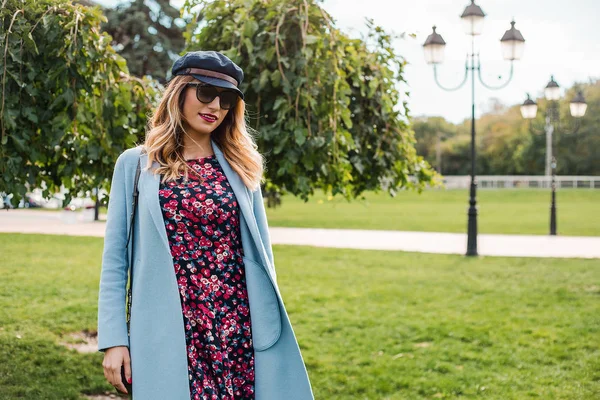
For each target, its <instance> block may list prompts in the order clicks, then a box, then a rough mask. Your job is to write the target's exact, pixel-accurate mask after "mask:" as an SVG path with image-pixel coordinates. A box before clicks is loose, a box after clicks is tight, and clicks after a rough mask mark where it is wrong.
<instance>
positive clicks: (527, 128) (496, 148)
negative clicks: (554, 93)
mask: <svg viewBox="0 0 600 400" xmlns="http://www.w3.org/2000/svg"><path fill="white" fill-rule="evenodd" d="M576 87H579V88H581V89H582V90H583V93H584V96H585V99H586V102H587V103H588V108H587V112H586V114H585V116H584V117H583V118H582V119H581V120H580V121H575V119H574V118H573V117H571V115H570V111H569V102H570V101H571V99H572V98H573V97H574V96H575V94H576ZM535 101H536V102H537V103H538V113H537V116H536V118H535V119H534V120H533V121H531V122H529V121H526V120H524V119H523V117H522V116H521V113H520V105H519V104H517V105H513V106H510V107H506V108H500V107H497V108H498V109H500V110H501V112H493V113H487V114H484V115H482V116H481V117H480V118H479V119H477V120H476V122H475V126H476V135H477V137H476V146H477V174H479V175H543V174H544V171H545V160H546V136H545V133H544V120H545V114H546V110H547V109H548V102H547V101H546V100H545V99H544V98H538V99H535ZM559 110H560V116H561V117H560V119H561V122H560V123H559V124H558V126H556V128H555V133H554V135H553V136H554V137H553V139H554V154H555V156H556V158H557V171H556V172H557V174H559V175H600V135H599V134H598V128H599V127H600V80H591V81H590V82H588V83H585V84H579V85H576V86H574V87H572V88H569V89H568V90H567V91H566V94H565V95H564V96H563V98H562V99H561V100H560V101H559ZM577 123H579V124H580V127H579V129H578V130H577V131H576V132H575V126H576V124H577ZM414 129H415V134H416V137H417V150H418V151H419V154H423V155H424V157H425V158H426V160H427V161H429V162H432V163H434V161H435V140H433V139H432V135H433V132H436V131H442V132H451V133H450V134H447V138H448V139H447V140H446V142H445V143H444V144H443V145H442V160H443V161H442V164H443V166H444V168H443V171H442V172H443V173H444V174H447V175H468V174H469V173H470V168H471V167H470V166H471V161H470V160H471V158H470V151H471V150H470V141H471V121H470V120H465V121H464V122H463V123H462V124H459V125H453V124H450V123H448V122H447V121H445V120H443V119H441V118H440V117H429V118H420V119H418V120H417V122H415V124H414Z"/></svg>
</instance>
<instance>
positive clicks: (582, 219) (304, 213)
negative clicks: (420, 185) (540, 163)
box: [267, 189, 600, 236]
mask: <svg viewBox="0 0 600 400" xmlns="http://www.w3.org/2000/svg"><path fill="white" fill-rule="evenodd" d="M365 197H366V200H365V201H360V200H356V201H353V202H351V203H348V202H346V201H345V200H343V199H341V198H339V197H337V198H335V199H334V200H331V201H328V200H327V198H326V197H325V196H324V195H323V193H322V192H317V194H316V195H315V197H313V198H311V199H310V201H309V202H308V203H304V202H303V201H302V200H301V199H296V198H294V197H293V196H290V195H287V196H284V197H283V199H282V206H281V207H278V208H276V209H268V210H267V214H268V219H269V224H270V225H271V226H282V227H299V228H300V227H306V228H308V227H311V228H340V229H343V228H346V229H382V230H400V231H425V232H461V233H464V232H466V230H467V210H468V206H469V203H468V198H469V193H468V191H466V190H427V191H424V192H422V193H421V194H418V193H416V192H408V191H402V192H400V193H398V195H397V196H396V197H395V198H393V197H391V196H390V195H389V194H385V193H378V194H375V193H373V192H368V193H366V195H365ZM557 204H558V212H557V216H558V221H557V225H558V234H559V235H574V236H600V190H590V189H565V190H559V191H558V193H557ZM477 208H478V212H479V221H478V222H479V232H480V233H504V234H531V235H547V234H548V232H549V226H550V192H549V191H548V190H545V189H499V190H493V189H491V190H488V189H486V190H479V191H478V192H477Z"/></svg>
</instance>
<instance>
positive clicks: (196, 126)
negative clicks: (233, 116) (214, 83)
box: [183, 81, 229, 135]
mask: <svg viewBox="0 0 600 400" xmlns="http://www.w3.org/2000/svg"><path fill="white" fill-rule="evenodd" d="M194 83H197V81H195V82H194ZM217 90H218V91H219V92H221V91H223V90H225V89H223V88H219V87H217ZM183 96H184V103H183V116H184V118H185V121H184V124H185V123H186V122H187V127H189V128H191V129H192V130H193V131H196V132H198V133H199V134H201V135H209V134H210V133H211V132H212V131H214V130H215V129H216V128H217V127H218V126H219V125H221V122H223V120H224V119H225V116H226V115H227V113H228V112H229V110H224V109H222V108H221V105H220V100H219V97H218V96H217V97H215V98H214V99H213V101H211V102H210V103H208V104H207V103H202V102H201V101H199V100H198V98H197V97H196V86H194V85H190V86H188V87H186V88H185V89H184V94H183ZM184 126H185V125H184Z"/></svg>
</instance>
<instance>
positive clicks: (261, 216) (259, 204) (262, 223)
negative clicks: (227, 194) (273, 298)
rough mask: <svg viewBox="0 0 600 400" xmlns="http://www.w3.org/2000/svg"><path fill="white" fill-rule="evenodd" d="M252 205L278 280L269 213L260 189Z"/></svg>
mask: <svg viewBox="0 0 600 400" xmlns="http://www.w3.org/2000/svg"><path fill="white" fill-rule="evenodd" d="M252 196H253V199H252V203H253V207H254V215H255V216H256V222H257V225H258V231H259V232H260V237H261V238H262V241H263V244H264V246H265V250H266V252H267V256H268V257H269V263H270V264H271V265H269V266H268V267H269V268H271V271H272V272H273V277H274V278H275V280H277V271H276V270H275V261H274V260H273V248H272V247H271V236H270V234H269V223H268V221H267V213H266V212H265V203H264V201H263V195H262V191H261V189H260V187H259V188H258V189H257V190H255V191H253V192H252Z"/></svg>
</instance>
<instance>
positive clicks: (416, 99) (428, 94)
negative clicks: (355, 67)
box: [96, 0, 600, 123]
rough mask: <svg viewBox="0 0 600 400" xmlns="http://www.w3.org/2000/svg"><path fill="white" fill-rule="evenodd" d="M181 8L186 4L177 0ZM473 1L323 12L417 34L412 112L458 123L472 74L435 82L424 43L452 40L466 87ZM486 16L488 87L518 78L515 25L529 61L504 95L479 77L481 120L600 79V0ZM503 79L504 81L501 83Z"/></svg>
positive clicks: (512, 3) (432, 0)
mask: <svg viewBox="0 0 600 400" xmlns="http://www.w3.org/2000/svg"><path fill="white" fill-rule="evenodd" d="M96 1H97V2H98V3H100V4H102V5H104V6H109V7H110V6H114V5H116V4H117V3H119V2H120V1H118V0H96ZM171 4H172V5H174V6H176V7H178V6H181V4H183V0H172V1H171ZM469 4H470V1H469V0H463V1H448V0H419V1H415V0H368V1H365V0H325V1H324V2H323V3H322V6H323V7H324V8H325V10H327V12H328V13H329V14H331V16H332V17H333V18H334V20H335V22H336V26H337V27H338V28H340V29H341V30H342V31H344V32H345V33H347V34H348V35H349V36H351V37H360V34H361V33H364V32H366V24H365V18H371V19H373V20H374V22H375V24H377V25H380V26H382V27H383V28H384V29H385V30H386V31H389V32H394V33H398V34H400V33H403V32H406V33H412V34H415V35H416V37H415V38H412V37H410V36H408V35H406V38H405V39H398V40H395V41H394V48H395V49H396V54H398V55H400V56H402V57H404V59H406V61H407V62H408V64H407V65H406V67H405V75H404V77H405V79H406V81H407V82H408V85H404V84H402V85H400V86H399V89H401V91H402V92H405V91H408V92H409V96H408V98H407V99H406V100H407V101H408V107H409V109H410V114H411V115H412V116H413V117H416V116H442V117H444V118H446V119H447V120H449V121H451V122H453V123H459V122H462V121H463V120H464V119H470V118H471V76H470V75H469V80H468V82H467V83H466V84H465V85H464V86H463V87H462V88H461V89H459V90H457V91H453V92H447V91H444V90H442V89H441V88H439V87H438V86H437V85H436V83H435V80H434V76H433V67H432V66H431V65H428V64H427V63H426V62H425V58H424V55H423V47H422V45H423V43H424V42H425V39H426V38H427V36H428V35H429V34H430V33H431V32H432V29H431V27H432V26H433V25H436V26H437V32H438V33H439V34H440V35H442V37H443V38H444V40H445V41H446V50H445V61H444V63H442V64H441V65H438V78H439V81H440V83H441V84H442V85H444V86H446V87H453V86H456V85H458V84H459V83H460V82H462V79H463V77H464V73H465V61H466V56H467V53H469V52H470V50H471V36H468V35H467V34H465V33H464V31H463V28H462V25H461V20H460V15H461V14H462V12H463V10H464V8H465V7H466V6H467V5H469ZM476 4H477V5H479V6H480V7H481V8H482V9H483V12H484V13H485V14H486V17H485V22H484V27H483V32H482V34H481V35H480V36H476V39H475V52H476V53H479V55H480V59H481V73H482V78H483V80H484V82H485V83H486V84H488V85H493V86H497V85H500V84H501V83H503V82H505V81H506V80H507V78H508V76H509V72H510V61H506V60H504V59H503V57H502V50H501V46H500V38H501V37H502V35H503V34H504V32H505V31H506V30H508V29H510V22H511V20H512V19H514V20H515V22H516V25H515V27H516V28H517V29H518V30H520V31H521V34H522V35H523V37H524V38H525V50H524V54H523V57H522V58H521V59H520V60H518V61H514V73H513V77H512V80H511V81H510V83H509V84H508V86H506V87H505V88H503V89H500V90H490V89H487V88H485V87H484V86H483V85H482V84H481V83H480V82H479V79H478V78H477V77H476V80H475V110H476V117H479V116H480V115H481V114H482V113H483V112H485V111H487V110H488V109H489V103H490V99H492V98H497V99H498V100H499V101H500V102H502V103H504V104H506V105H514V104H521V103H523V101H525V99H526V97H527V95H526V94H527V93H530V94H531V97H532V98H534V97H541V96H543V90H544V87H545V86H546V84H547V83H548V81H549V80H550V76H551V75H554V79H555V80H556V81H557V82H558V84H559V85H560V86H561V88H562V89H563V91H562V94H563V95H564V90H565V89H566V88H568V87H571V86H572V85H573V84H574V83H576V82H587V81H589V80H590V79H600V29H598V26H597V25H596V24H597V23H598V20H597V16H598V15H600V2H599V1H597V0H571V1H569V2H565V1H558V0H545V1H540V0H477V1H476ZM499 76H501V79H498V77H499Z"/></svg>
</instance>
